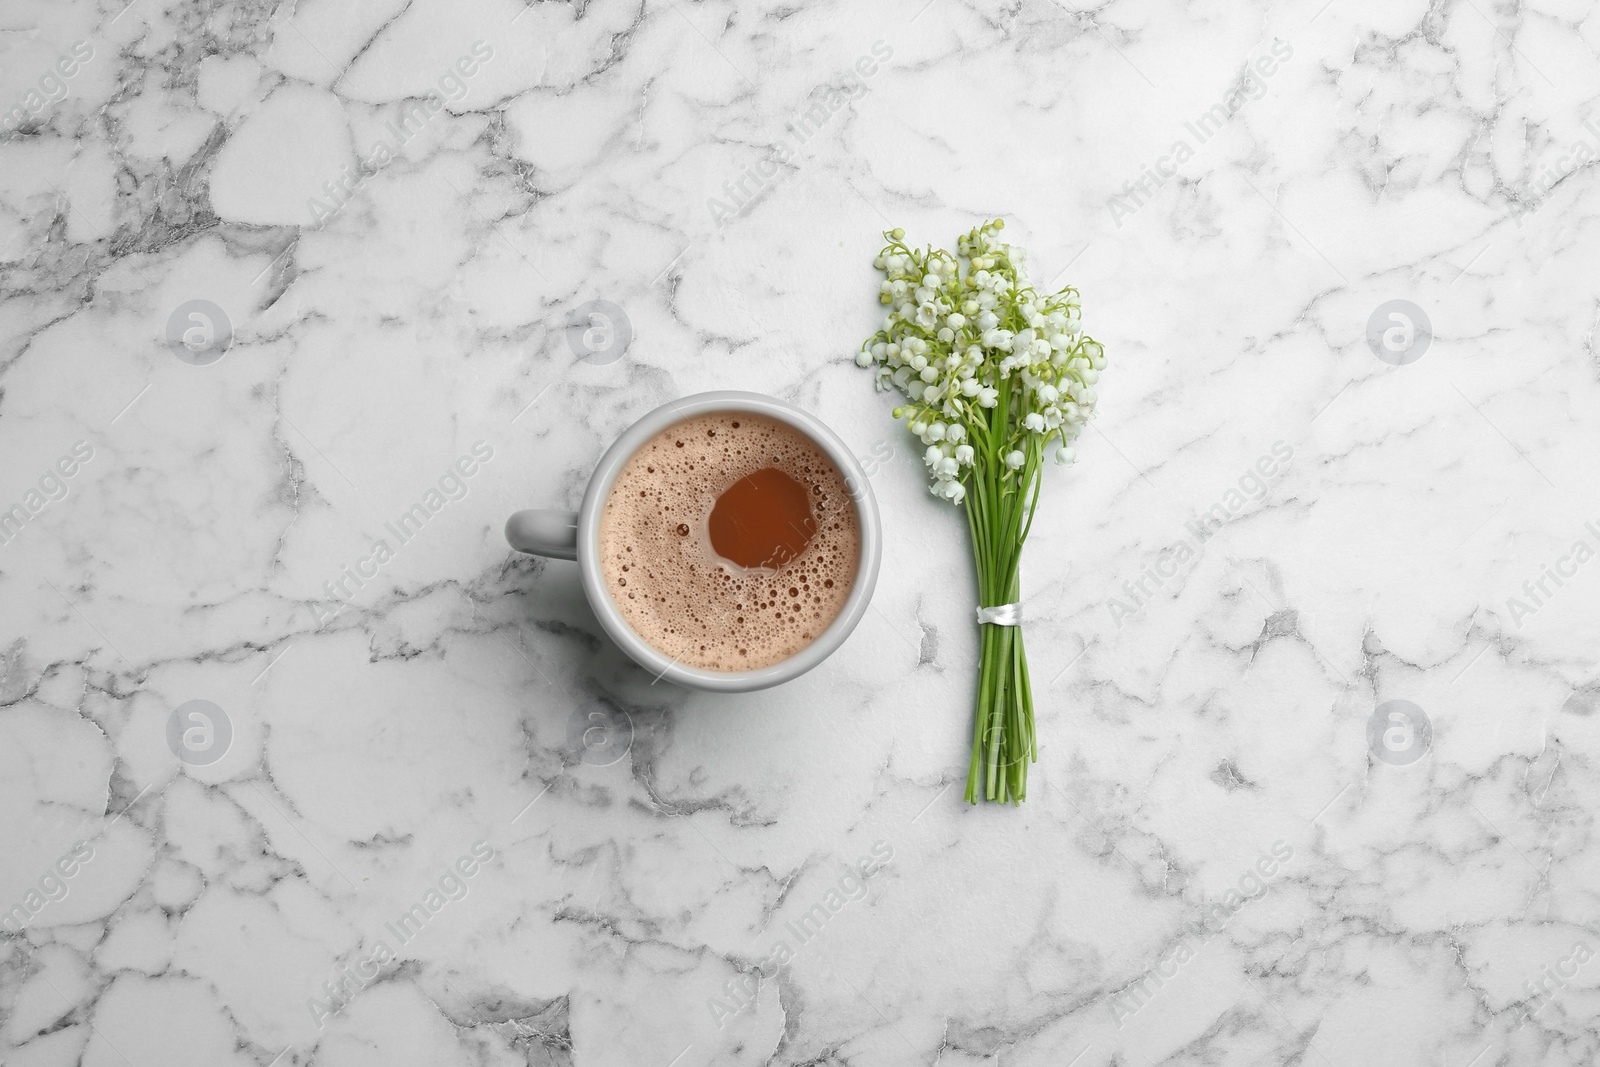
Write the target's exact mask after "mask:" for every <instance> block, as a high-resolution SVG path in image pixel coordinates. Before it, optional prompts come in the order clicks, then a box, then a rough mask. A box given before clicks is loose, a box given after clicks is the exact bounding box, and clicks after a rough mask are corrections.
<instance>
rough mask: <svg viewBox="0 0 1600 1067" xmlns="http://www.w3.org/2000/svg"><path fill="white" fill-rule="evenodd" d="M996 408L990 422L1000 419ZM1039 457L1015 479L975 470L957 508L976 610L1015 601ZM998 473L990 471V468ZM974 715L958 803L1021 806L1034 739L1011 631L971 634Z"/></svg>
mask: <svg viewBox="0 0 1600 1067" xmlns="http://www.w3.org/2000/svg"><path fill="white" fill-rule="evenodd" d="M1006 406H1007V405H1005V404H1002V405H1001V406H1000V407H999V408H996V409H994V415H993V416H992V417H993V418H1003V417H1004V408H1005V407H1006ZM991 429H992V427H991ZM1039 453H1040V450H1039V449H1038V448H1037V447H1033V448H1030V450H1029V455H1028V459H1027V463H1026V465H1025V466H1024V467H1023V469H1022V470H1021V471H1020V472H1017V473H1019V474H1020V477H1014V478H1007V477H1006V476H1005V475H1006V473H1007V472H1006V471H1005V469H1004V467H1003V465H997V464H993V463H985V462H981V461H980V462H978V463H976V464H975V466H974V470H973V473H972V481H973V483H974V484H975V486H976V491H975V492H973V493H972V494H971V495H969V496H968V497H967V498H966V500H965V501H964V506H965V508H966V512H967V529H968V532H969V533H970V535H971V539H972V558H973V562H974V563H975V564H976V565H977V571H978V603H979V605H980V606H982V607H997V606H999V605H1001V604H1014V603H1017V602H1019V601H1020V600H1021V599H1022V581H1021V562H1022V546H1023V544H1024V543H1025V542H1026V541H1027V537H1028V528H1029V527H1030V526H1031V525H1032V521H1033V509H1034V507H1035V506H1036V505H1037V503H1038V500H1039V488H1040V485H1041V482H1042V478H1041V477H1040V475H1041V471H1040V465H1039V459H1040V455H1039ZM997 466H998V467H999V468H1000V469H998V470H997V469H995V468H996V467H997ZM979 641H980V653H979V670H978V700H977V711H976V714H975V715H974V717H973V740H972V761H971V764H970V766H969V768H968V771H967V791H966V799H967V802H968V803H971V804H976V803H977V802H978V800H979V798H980V795H981V797H982V798H983V799H986V800H998V801H1001V802H1005V801H1010V802H1012V803H1013V804H1017V803H1021V802H1022V801H1023V800H1025V799H1027V796H1028V764H1029V763H1033V762H1037V760H1038V758H1039V745H1038V739H1037V737H1036V735H1035V732H1034V719H1033V687H1032V685H1031V683H1030V682H1029V678H1028V654H1027V650H1026V649H1025V648H1024V645H1023V640H1022V629H1021V627H1018V626H1000V625H996V624H993V623H984V624H982V626H981V628H980V630H979Z"/></svg>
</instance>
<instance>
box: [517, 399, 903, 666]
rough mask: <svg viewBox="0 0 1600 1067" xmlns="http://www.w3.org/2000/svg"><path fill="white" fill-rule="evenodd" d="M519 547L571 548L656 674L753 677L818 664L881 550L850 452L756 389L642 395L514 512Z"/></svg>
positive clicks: (864, 589)
mask: <svg viewBox="0 0 1600 1067" xmlns="http://www.w3.org/2000/svg"><path fill="white" fill-rule="evenodd" d="M506 540H507V541H508V542H510V544H511V547H512V548H514V549H517V550H518V551H519V552H529V553H533V554H535V555H540V556H548V557H550V558H552V559H566V560H575V561H576V562H577V564H578V569H579V573H580V576H581V578H582V581H583V591H584V595H585V596H586V597H588V600H589V604H590V606H591V607H592V608H593V609H594V613H595V615H596V616H597V617H598V618H599V619H600V624H601V625H602V626H603V627H605V630H606V633H607V634H609V635H610V636H611V639H612V640H613V641H615V642H616V643H617V644H618V645H619V646H620V647H621V648H622V650H623V651H624V652H626V653H627V654H628V656H629V657H630V658H632V659H633V660H634V661H635V662H637V663H638V664H639V665H640V666H642V667H643V668H644V669H645V670H647V671H649V672H651V673H652V674H654V675H655V676H656V677H657V678H658V679H659V678H665V679H667V680H669V681H672V682H676V683H678V684H679V685H684V686H689V687H692V688H695V689H707V690H712V691H715V692H723V693H742V692H748V691H750V690H754V689H765V688H767V687H769V686H774V685H778V684H780V683H782V682H786V681H788V680H789V679H791V678H795V677H797V676H799V675H801V674H804V673H805V672H806V671H808V670H810V669H811V668H812V667H815V666H816V665H817V664H818V663H821V662H822V661H823V660H824V659H826V658H827V657H828V655H829V654H830V653H831V652H833V650H834V649H836V648H838V647H839V645H841V644H842V643H843V642H844V639H845V638H846V637H848V636H849V635H850V631H852V630H853V629H855V626H856V623H858V622H860V621H861V616H862V615H864V614H865V613H866V610H867V604H868V602H869V601H870V600H871V598H872V587H873V585H874V584H875V583H876V581H877V578H878V562H879V557H880V555H881V553H882V544H881V532H880V530H879V527H878V506H877V503H876V501H874V499H873V497H872V490H871V489H870V488H869V487H868V485H867V479H866V476H865V475H864V474H863V473H862V471H861V468H860V466H859V465H858V464H857V463H856V460H855V457H854V456H853V455H852V454H851V453H850V450H849V449H848V448H846V447H845V444H844V442H843V441H841V440H840V439H839V438H838V436H837V435H836V434H834V432H833V431H832V430H830V429H828V428H827V427H826V426H824V425H823V424H822V423H821V422H819V421H817V419H815V418H813V417H812V416H811V415H809V414H807V413H806V412H804V411H801V410H799V409H798V408H794V407H791V406H789V405H788V404H785V403H783V402H782V401H780V400H776V399H774V398H772V397H769V396H762V395H761V394H759V393H742V392H732V391H723V392H714V393H699V394H696V395H694V396H690V397H685V398H684V399H682V400H674V401H670V402H669V403H666V404H663V405H662V406H661V407H659V408H656V409H655V410H654V411H652V412H650V413H649V414H648V415H646V416H645V417H644V418H642V419H640V420H639V421H638V422H636V423H634V424H633V425H632V426H631V427H629V428H628V430H627V431H626V432H624V433H623V435H622V436H621V437H619V438H618V439H617V441H616V443H615V444H613V445H612V446H611V447H610V448H609V449H608V450H607V451H606V454H605V455H604V456H603V457H601V459H600V463H599V466H597V467H596V468H595V472H594V474H593V476H592V477H591V478H590V479H589V487H588V489H587V490H586V491H585V493H584V495H583V505H582V507H581V508H580V509H579V510H578V511H577V512H576V513H574V512H570V511H542V510H535V511H519V512H517V513H516V514H515V515H512V516H511V518H510V519H509V520H507V522H506Z"/></svg>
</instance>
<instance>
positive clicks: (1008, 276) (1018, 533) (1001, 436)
mask: <svg viewBox="0 0 1600 1067" xmlns="http://www.w3.org/2000/svg"><path fill="white" fill-rule="evenodd" d="M1004 228H1005V221H1004V220H1003V219H996V220H994V221H992V222H987V223H985V224H983V225H982V226H978V227H976V228H974V229H973V230H972V231H971V232H970V233H967V234H965V235H964V236H962V237H961V238H959V239H958V240H957V241H956V254H955V255H951V254H950V253H949V252H947V251H945V250H943V249H935V248H933V247H932V246H929V247H928V248H927V249H924V250H921V251H919V250H916V249H913V248H910V247H908V246H907V245H906V244H905V231H904V230H901V229H895V230H891V231H889V232H888V233H886V234H884V237H885V238H886V239H887V240H888V242H889V243H888V244H887V245H886V246H885V247H884V249H883V251H882V252H881V253H879V254H878V258H877V260H876V261H875V266H877V268H878V269H879V270H881V271H883V272H884V275H885V279H884V281H883V284H882V285H880V286H879V296H878V299H879V301H880V302H881V303H883V304H886V305H888V306H889V313H888V314H887V315H886V316H885V317H884V320H883V328H882V329H880V330H879V331H878V332H877V333H876V334H874V335H873V336H872V337H871V338H869V339H868V340H867V341H866V343H864V344H863V345H862V346H861V353H860V354H859V355H857V356H856V363H857V364H859V365H860V366H862V367H870V368H874V372H875V374H876V378H877V385H878V388H879V389H887V388H889V387H890V386H893V387H895V388H896V389H899V390H900V392H902V393H904V394H905V396H906V398H907V399H908V400H909V401H910V403H907V404H904V405H901V406H900V407H897V408H895V409H894V416H895V418H897V419H904V420H905V421H906V422H907V423H908V424H909V425H910V429H911V432H912V433H913V434H915V435H916V436H917V438H918V439H919V440H920V441H921V442H922V443H923V445H924V446H926V451H925V452H924V453H923V457H922V461H923V463H924V464H925V465H926V466H927V467H928V470H929V474H930V477H931V479H932V484H931V486H930V488H931V490H932V492H933V494H934V495H935V496H937V497H939V498H941V499H943V500H947V501H949V502H950V503H952V504H954V505H956V506H957V507H963V508H965V510H966V513H967V527H968V530H969V532H970V533H971V536H972V555H973V559H974V561H975V562H976V564H977V567H978V597H979V608H978V620H979V623H980V635H981V641H982V654H981V659H980V666H979V671H978V707H977V716H976V721H975V722H974V725H973V738H972V763H971V767H970V769H969V771H968V773H967V793H966V798H967V801H968V802H969V803H973V804H976V803H977V802H978V798H979V797H980V796H982V797H984V798H986V799H988V800H999V801H1006V800H1009V801H1011V802H1012V803H1020V802H1021V801H1022V800H1023V799H1024V798H1025V797H1026V796H1027V794H1028V764H1029V763H1030V762H1033V761H1035V760H1037V759H1038V755H1039V746H1038V740H1037V738H1036V737H1035V736H1034V720H1033V689H1032V686H1031V685H1030V683H1029V681H1028V658H1027V655H1026V653H1025V652H1024V651H1023V647H1022V630H1021V628H1020V625H1019V624H1020V623H1021V621H1022V612H1021V605H1020V600H1021V595H1022V594H1021V586H1020V580H1019V574H1018V567H1019V564H1020V562H1021V558H1022V545H1023V542H1024V541H1026V540H1027V538H1028V530H1029V529H1030V527H1031V526H1032V524H1033V517H1034V514H1035V511H1036V508H1037V506H1038V502H1039V488H1040V484H1041V481H1042V479H1041V474H1042V464H1043V462H1044V456H1045V453H1046V451H1048V450H1050V449H1051V446H1052V445H1054V446H1055V448H1054V460H1055V462H1056V463H1059V464H1067V463H1071V462H1072V461H1073V459H1074V458H1075V457H1074V452H1073V448H1072V442H1073V441H1074V440H1076V439H1077V437H1078V435H1079V434H1080V433H1081V432H1082V431H1083V427H1084V425H1085V423H1087V422H1088V420H1089V419H1090V418H1092V417H1093V415H1094V405H1095V399H1096V394H1095V383H1096V382H1097V381H1098V380H1099V377H1100V371H1101V369H1102V368H1103V367H1104V366H1105V362H1106V360H1105V352H1104V350H1103V349H1102V348H1101V347H1100V345H1099V343H1098V342H1096V341H1094V340H1093V339H1091V338H1090V337H1088V336H1086V335H1085V334H1084V333H1083V332H1082V330H1081V329H1080V328H1079V318H1080V315H1079V308H1078V291H1077V290H1076V289H1071V288H1067V289H1062V290H1061V291H1060V292H1058V293H1054V294H1042V293H1039V292H1037V291H1036V290H1035V289H1034V288H1033V287H1032V286H1031V285H1029V284H1028V278H1027V275H1026V273H1025V271H1024V269H1023V250H1022V249H1021V248H1018V247H1016V246H1014V245H1009V244H1004V243H1001V242H999V241H997V237H998V235H999V233H1000V231H1001V230H1003V229H1004Z"/></svg>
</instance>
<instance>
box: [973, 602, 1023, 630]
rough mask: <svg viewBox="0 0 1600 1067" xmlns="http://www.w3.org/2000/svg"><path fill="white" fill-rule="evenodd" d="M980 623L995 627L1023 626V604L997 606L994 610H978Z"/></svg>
mask: <svg viewBox="0 0 1600 1067" xmlns="http://www.w3.org/2000/svg"><path fill="white" fill-rule="evenodd" d="M978 622H979V623H985V622H987V623H990V624H991V625H994V626H1021V625H1022V605H1021V604H996V605H995V606H994V607H992V608H979V609H978Z"/></svg>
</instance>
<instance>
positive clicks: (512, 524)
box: [506, 508, 578, 560]
mask: <svg viewBox="0 0 1600 1067" xmlns="http://www.w3.org/2000/svg"><path fill="white" fill-rule="evenodd" d="M506 540H507V541H508V542H510V544H511V547H512V548H514V549H516V550H517V551H518V552H529V553H532V554H533V555H535V556H549V557H550V558H551V559H572V560H575V559H577V558H578V513H577V512H575V511H549V510H546V509H543V508H537V509H534V510H532V511H519V512H517V513H516V514H515V515H513V516H511V518H509V519H507V520H506Z"/></svg>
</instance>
